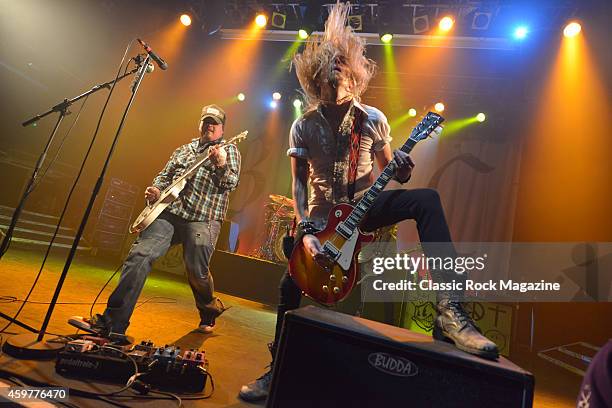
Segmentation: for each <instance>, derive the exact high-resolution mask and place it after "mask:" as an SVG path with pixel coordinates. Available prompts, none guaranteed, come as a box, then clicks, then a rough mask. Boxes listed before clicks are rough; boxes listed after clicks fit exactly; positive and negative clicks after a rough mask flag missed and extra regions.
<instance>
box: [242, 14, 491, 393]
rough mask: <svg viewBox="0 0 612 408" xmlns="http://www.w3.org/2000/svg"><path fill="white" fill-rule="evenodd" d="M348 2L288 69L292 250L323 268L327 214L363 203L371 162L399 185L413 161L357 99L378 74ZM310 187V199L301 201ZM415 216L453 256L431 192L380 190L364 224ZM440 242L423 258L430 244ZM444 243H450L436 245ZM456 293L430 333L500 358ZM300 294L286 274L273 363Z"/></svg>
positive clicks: (444, 297) (265, 383)
mask: <svg viewBox="0 0 612 408" xmlns="http://www.w3.org/2000/svg"><path fill="white" fill-rule="evenodd" d="M349 10H350V6H349V5H348V4H340V3H337V4H336V5H335V6H334V7H333V8H332V10H331V12H330V14H329V17H328V19H327V21H326V24H325V32H324V34H323V35H322V37H319V38H318V39H315V40H313V41H310V42H308V43H307V44H306V46H305V49H304V50H303V52H302V53H301V54H298V55H296V56H295V57H294V59H293V63H294V66H295V70H296V74H297V77H298V80H299V82H300V85H301V86H302V89H303V91H304V94H305V96H306V98H307V101H308V105H309V109H308V111H307V112H306V113H304V114H303V115H302V116H301V117H299V118H298V119H297V120H296V121H295V122H294V123H293V126H292V128H291V131H290V136H289V144H290V149H289V150H288V152H287V154H288V156H289V157H290V160H291V174H292V178H293V184H292V190H293V198H294V200H295V213H296V214H297V218H298V222H299V224H298V229H297V233H296V237H295V238H296V244H297V243H298V242H299V240H302V243H303V246H304V248H305V249H306V252H307V253H308V254H309V255H310V256H311V257H312V258H313V259H314V261H315V262H316V263H317V264H320V265H326V264H329V262H330V259H329V257H328V255H327V254H326V253H325V251H324V249H323V247H322V245H321V242H320V241H319V239H318V238H317V237H316V236H315V235H313V233H316V232H317V231H319V230H321V229H323V227H324V225H325V222H326V221H327V217H328V213H329V210H330V209H331V208H332V207H333V206H334V205H335V204H338V203H342V202H351V201H353V200H354V199H355V198H359V197H361V196H362V195H363V194H364V193H365V192H366V191H367V190H368V188H369V187H370V186H371V184H372V171H373V162H374V159H375V161H376V162H377V164H378V166H379V167H380V168H381V169H383V168H385V167H386V166H387V164H389V163H390V162H391V161H395V165H396V170H395V175H394V177H395V179H396V180H397V181H398V182H399V183H405V182H407V181H408V179H409V178H410V174H411V172H412V169H413V167H414V163H413V162H412V160H411V159H410V157H409V156H408V154H406V153H405V152H403V151H401V150H396V151H392V150H391V148H390V145H389V142H390V141H391V137H390V136H389V133H390V127H389V124H388V122H387V119H386V117H385V115H384V114H383V113H382V112H381V111H380V110H378V109H376V108H374V107H371V106H367V105H365V104H362V103H360V102H359V97H360V95H362V94H363V92H364V91H365V90H366V88H367V85H368V82H369V81H370V79H371V78H372V76H373V75H374V71H375V68H376V67H375V63H374V61H372V60H370V59H368V58H366V56H365V46H364V42H363V40H361V39H360V38H359V37H357V36H356V35H355V34H354V33H353V31H352V29H351V28H350V27H349V26H347V24H346V22H347V16H348V13H349ZM308 187H310V197H309V198H308V197H307V191H308V189H309V188H308ZM407 219H414V220H416V223H417V228H418V232H419V238H420V240H421V242H422V244H423V248H424V250H425V252H426V255H428V256H432V255H440V254H439V253H437V254H434V253H432V252H434V251H435V252H439V251H440V248H443V250H444V251H445V252H446V254H445V255H448V256H453V255H455V252H454V247H453V244H452V242H451V236H450V232H449V228H448V225H447V223H446V219H445V216H444V210H443V208H442V204H441V202H440V198H439V196H438V193H437V192H436V191H435V190H431V189H414V190H405V189H400V190H391V191H383V192H382V193H380V195H379V196H378V197H377V198H376V201H375V202H374V204H373V206H372V207H371V208H370V210H369V212H368V213H367V215H366V218H365V219H364V222H363V223H362V225H361V228H362V230H365V231H373V230H376V229H377V228H380V227H383V226H388V225H393V224H395V223H398V222H400V221H403V220H407ZM428 242H429V243H437V244H436V245H433V246H432V247H433V248H434V249H432V250H431V251H429V253H427V252H428V246H427V243H428ZM440 243H447V244H446V245H444V244H443V245H440ZM431 274H432V276H433V278H434V279H435V280H436V281H451V280H452V279H457V276H458V275H457V274H456V273H454V272H453V271H446V272H442V271H431ZM460 298H461V294H458V293H451V292H449V293H438V303H437V307H436V309H437V312H438V316H437V319H436V321H435V326H436V329H435V330H434V335H435V337H437V338H438V339H444V340H452V341H453V342H454V343H455V344H456V345H457V347H459V348H461V349H462V350H465V351H468V352H470V353H473V354H476V355H480V356H482V357H486V358H496V357H497V355H498V350H497V346H496V345H495V343H493V342H492V341H490V340H489V339H487V338H486V337H484V336H483V335H481V334H480V333H479V331H478V329H477V328H476V326H475V324H474V322H473V321H472V319H471V318H470V317H469V316H468V315H467V313H466V312H465V311H464V309H463V308H462V306H461V303H460V302H459V299H460ZM300 300H301V290H300V288H299V287H298V286H297V285H296V283H295V282H294V280H293V279H292V278H291V276H289V274H288V273H286V274H285V275H284V277H283V279H282V280H281V284H280V299H279V304H278V313H277V323H276V333H275V338H274V342H273V343H272V344H271V345H270V351H271V353H272V359H274V357H275V352H276V348H277V345H278V340H279V336H280V330H281V327H282V323H283V318H284V314H285V312H287V311H289V310H292V309H296V308H297V307H299V304H300ZM271 374H272V373H271V369H270V370H269V371H268V372H266V373H265V374H264V375H263V376H262V377H260V378H259V379H257V380H255V381H253V382H251V383H249V384H247V385H245V386H243V387H242V389H241V390H240V397H241V398H242V399H244V400H249V401H254V400H259V399H264V398H266V397H267V395H268V391H269V387H270V381H271V377H272V375H271Z"/></svg>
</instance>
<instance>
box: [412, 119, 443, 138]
mask: <svg viewBox="0 0 612 408" xmlns="http://www.w3.org/2000/svg"><path fill="white" fill-rule="evenodd" d="M442 122H444V118H443V117H442V116H440V115H438V114H437V113H434V112H427V115H425V117H424V118H423V119H421V121H420V122H419V124H418V125H416V126H415V127H414V129H412V132H411V133H410V139H411V140H413V141H415V142H418V141H420V140H423V139H427V137H429V135H430V134H431V132H433V131H434V130H435V128H437V127H438V126H439V125H440V123H442Z"/></svg>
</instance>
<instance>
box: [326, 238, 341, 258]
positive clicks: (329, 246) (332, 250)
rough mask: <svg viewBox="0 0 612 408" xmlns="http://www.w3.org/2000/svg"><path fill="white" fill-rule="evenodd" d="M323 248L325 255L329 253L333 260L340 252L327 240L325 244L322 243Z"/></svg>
mask: <svg viewBox="0 0 612 408" xmlns="http://www.w3.org/2000/svg"><path fill="white" fill-rule="evenodd" d="M323 250H324V251H325V252H326V253H327V255H329V256H330V257H331V258H332V259H333V260H336V259H337V258H338V255H339V254H340V250H338V248H336V247H335V246H334V244H332V243H331V242H329V241H327V242H326V243H325V244H323Z"/></svg>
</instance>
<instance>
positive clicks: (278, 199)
mask: <svg viewBox="0 0 612 408" xmlns="http://www.w3.org/2000/svg"><path fill="white" fill-rule="evenodd" d="M270 200H272V201H273V202H275V203H277V204H280V205H286V206H289V207H293V200H292V199H291V198H287V197H285V196H283V195H279V194H270Z"/></svg>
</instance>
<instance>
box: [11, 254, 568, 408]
mask: <svg viewBox="0 0 612 408" xmlns="http://www.w3.org/2000/svg"><path fill="white" fill-rule="evenodd" d="M41 260H42V253H40V252H34V251H27V250H20V249H11V250H10V251H9V252H8V253H7V254H6V256H5V257H4V258H3V259H2V260H0V281H1V282H2V285H1V286H0V296H1V297H2V300H1V302H0V311H1V312H3V313H5V314H8V315H12V314H13V313H14V312H15V311H16V310H17V308H18V307H19V303H16V302H12V303H11V302H9V301H8V300H7V297H11V296H12V297H17V298H19V299H23V298H24V297H25V295H26V294H27V291H28V289H29V286H30V285H31V282H33V279H34V277H35V275H36V272H37V271H38V269H39V265H40V262H41ZM92 261H93V260H92V259H88V258H85V257H77V259H76V260H75V262H74V263H73V266H72V268H71V270H70V272H69V274H68V277H67V279H66V282H65V284H64V288H63V290H62V292H61V295H60V298H59V302H60V303H61V304H58V305H57V306H56V308H55V311H54V313H53V317H52V320H51V323H50V325H49V328H48V331H49V332H51V333H58V334H63V335H70V334H72V333H74V332H75V331H74V330H73V329H72V327H71V326H69V325H68V324H67V323H66V321H67V319H68V318H69V317H70V316H72V315H75V314H76V315H88V314H89V308H90V306H91V302H92V301H93V299H94V298H95V296H96V294H97V293H98V291H99V290H100V288H101V287H102V285H103V284H104V283H105V282H106V280H107V279H108V278H109V277H110V275H111V274H112V272H113V271H114V269H115V268H116V267H118V264H119V261H117V263H116V264H114V265H113V264H110V263H109V264H107V265H97V264H96V265H97V266H96V265H95V264H94V263H93V262H92ZM63 264H64V256H62V255H61V254H60V255H59V256H55V257H53V258H52V259H51V260H50V261H49V262H48V263H47V266H46V268H45V272H44V273H43V275H42V277H41V279H40V282H39V284H38V286H37V288H36V290H35V291H34V293H33V295H32V297H31V299H30V300H31V301H37V302H48V301H49V299H50V298H51V296H52V293H53V291H54V288H55V285H56V282H57V279H58V277H59V274H60V272H61V270H62V268H63ZM213 275H214V271H213ZM117 279H118V276H117V277H115V279H114V280H113V282H111V284H110V285H109V286H108V287H107V288H106V289H105V291H104V293H103V294H102V296H101V297H100V299H101V301H102V302H103V303H102V304H100V305H98V306H97V307H96V308H95V309H94V310H95V311H97V312H100V311H102V310H103V308H104V302H105V300H106V298H107V297H108V295H109V294H110V292H111V290H112V288H113V287H114V286H115V284H116V280H117ZM270 285H275V286H277V285H278V282H270ZM219 296H220V297H221V298H222V299H223V301H224V302H225V304H226V306H231V309H229V310H228V311H226V312H225V313H224V314H223V316H222V317H221V318H220V319H219V320H218V321H217V326H216V328H215V332H214V333H213V334H211V335H204V334H200V333H196V332H194V331H193V329H194V328H195V327H196V325H197V324H198V314H197V311H196V308H195V305H194V301H193V296H192V294H191V290H190V288H189V286H188V285H187V283H186V281H185V280H184V279H183V278H182V277H180V276H174V275H171V274H166V273H160V272H155V271H154V272H153V273H152V275H151V276H150V277H149V279H148V281H147V284H146V286H145V289H144V291H143V293H142V296H141V298H140V302H141V303H140V304H139V306H138V307H137V309H136V311H135V313H134V315H133V318H132V324H131V326H130V328H129V330H128V334H130V335H131V336H133V337H134V339H135V341H137V342H140V340H152V341H153V342H154V343H155V344H156V345H164V344H177V345H179V346H181V347H182V348H197V349H204V350H205V351H206V356H207V358H208V360H209V362H210V367H209V368H210V372H211V373H212V375H213V377H214V381H215V386H216V390H215V393H214V395H213V396H212V398H210V399H208V400H203V401H184V406H186V407H198V406H202V407H203V406H207V407H250V406H258V405H260V406H263V405H264V404H263V403H261V404H247V403H245V402H242V401H241V400H239V399H238V397H237V393H238V390H239V389H240V387H241V386H242V385H243V384H245V383H247V382H249V381H251V380H253V379H254V378H257V377H258V376H260V375H261V374H262V373H263V372H264V371H265V368H266V365H267V364H268V363H269V361H270V355H269V353H268V350H267V346H266V344H267V343H268V342H269V341H271V339H272V335H273V332H274V324H275V313H274V308H273V307H270V306H266V305H263V304H260V303H256V302H252V301H248V300H245V299H241V298H238V297H234V296H230V295H226V294H219ZM46 310H47V305H45V304H28V305H27V306H26V307H25V308H24V310H23V312H22V313H21V315H20V317H19V320H20V321H22V322H23V323H25V324H28V325H31V326H33V327H35V328H39V327H40V325H41V323H42V320H43V318H44V315H45V312H46ZM5 323H6V321H5V320H2V319H0V325H1V326H0V327H3V326H4V325H5ZM25 332H26V331H25V330H24V329H22V328H20V327H18V326H15V325H13V326H11V327H10V328H9V329H8V332H7V333H4V334H2V336H3V338H4V339H6V338H7V337H8V336H10V334H11V333H25ZM516 362H517V363H518V364H519V365H521V363H523V364H525V363H524V362H520V361H516ZM546 364H547V363H546V362H534V364H533V365H532V366H524V365H523V368H525V369H527V370H530V371H532V372H533V374H534V375H535V380H536V390H535V403H534V406H535V407H542V408H548V407H555V408H556V407H573V406H575V401H576V399H575V396H576V395H577V393H578V388H579V385H580V377H578V376H576V375H574V374H570V373H557V372H558V370H559V369H558V368H556V367H552V366H550V365H548V366H547V365H546ZM0 368H1V369H3V370H9V371H12V372H16V373H20V374H23V375H27V376H30V377H32V378H36V379H38V380H40V381H48V382H53V383H57V384H65V385H67V386H71V387H75V388H81V389H89V390H92V391H94V390H95V391H96V392H109V391H112V390H116V389H117V386H116V385H101V384H85V383H84V382H80V381H76V380H69V379H65V378H63V377H61V376H59V375H57V374H56V373H55V371H54V364H53V362H35V361H26V360H16V359H13V358H12V357H9V356H7V355H4V354H3V355H2V356H0ZM209 390H210V388H209V386H208V385H207V388H206V392H208V391H209ZM407 401H409V397H408V398H407ZM71 402H73V403H75V404H77V405H78V406H81V407H98V406H108V404H106V403H104V402H102V401H93V400H84V399H79V400H78V402H77V401H76V400H75V401H71ZM123 403H127V404H129V405H134V406H146V407H149V406H150V407H153V406H155V407H165V406H167V407H171V406H176V402H173V401H130V402H129V403H128V402H127V401H125V400H124V401H123Z"/></svg>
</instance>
